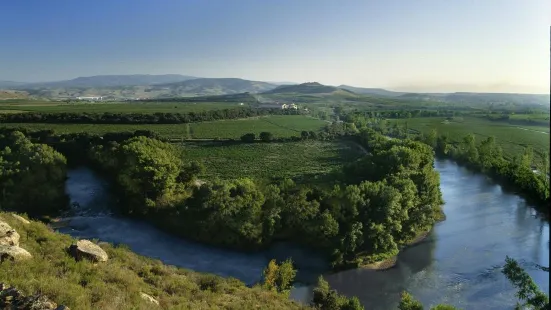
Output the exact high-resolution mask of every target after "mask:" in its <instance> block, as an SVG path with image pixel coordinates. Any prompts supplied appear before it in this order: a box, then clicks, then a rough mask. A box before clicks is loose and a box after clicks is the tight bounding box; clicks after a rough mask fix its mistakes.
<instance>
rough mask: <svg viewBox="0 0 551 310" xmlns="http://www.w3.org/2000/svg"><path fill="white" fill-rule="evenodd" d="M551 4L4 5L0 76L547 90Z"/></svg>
mask: <svg viewBox="0 0 551 310" xmlns="http://www.w3.org/2000/svg"><path fill="white" fill-rule="evenodd" d="M550 25H551V1H549V0H447V1H442V0H415V1H412V0H403V1H402V0H385V1H370V0H341V1H334V0H149V1H146V0H94V1H91V0H79V1H70V0H49V1H44V0H17V1H0V40H1V41H0V42H2V44H0V80H8V81H22V82H43V81H55V80H64V79H72V78H76V77H79V76H91V75H104V74H172V73H176V74H184V75H192V76H199V77H238V78H244V79H251V80H261V81H278V82H279V81H291V82H297V83H302V82H311V81H317V82H320V83H323V84H328V85H340V84H347V85H352V86H358V87H383V88H387V89H392V90H401V91H429V92H446V91H478V92H526V93H549V87H550V79H549V77H550V72H551V71H550Z"/></svg>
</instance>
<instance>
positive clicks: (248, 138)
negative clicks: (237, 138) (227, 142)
mask: <svg viewBox="0 0 551 310" xmlns="http://www.w3.org/2000/svg"><path fill="white" fill-rule="evenodd" d="M255 139H256V136H255V134H254V133H246V134H244V135H242V136H241V141H243V142H247V143H252V142H254V140H255Z"/></svg>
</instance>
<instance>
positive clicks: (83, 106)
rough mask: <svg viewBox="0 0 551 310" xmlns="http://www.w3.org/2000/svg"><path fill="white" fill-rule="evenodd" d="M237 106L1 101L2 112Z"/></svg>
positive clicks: (172, 110)
mask: <svg viewBox="0 0 551 310" xmlns="http://www.w3.org/2000/svg"><path fill="white" fill-rule="evenodd" d="M237 107H239V106H238V105H237V104H235V103H222V102H201V103H197V104H196V103H189V102H170V103H168V102H166V103H151V102H133V103H61V102H51V101H50V102H47V101H44V102H42V101H25V102H21V101H18V100H14V101H13V102H10V101H5V102H2V101H0V113H6V112H8V111H11V110H16V111H17V112H43V113H61V112H68V113H188V112H201V111H208V110H217V109H229V108H237Z"/></svg>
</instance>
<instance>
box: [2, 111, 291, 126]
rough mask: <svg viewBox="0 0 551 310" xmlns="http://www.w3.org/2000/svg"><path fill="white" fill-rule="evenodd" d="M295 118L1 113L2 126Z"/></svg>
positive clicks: (217, 113)
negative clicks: (16, 124) (5, 124)
mask: <svg viewBox="0 0 551 310" xmlns="http://www.w3.org/2000/svg"><path fill="white" fill-rule="evenodd" d="M274 114H279V115H293V114H298V112H297V111H295V110H284V109H247V108H234V109H219V110H207V111H198V112H189V113H160V112H156V113H103V114H99V113H67V112H62V113H33V112H26V113H2V114H0V122H1V123H52V124H185V123H196V122H205V121H216V120H224V119H238V118H247V117H254V116H262V115H274Z"/></svg>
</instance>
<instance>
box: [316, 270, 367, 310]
mask: <svg viewBox="0 0 551 310" xmlns="http://www.w3.org/2000/svg"><path fill="white" fill-rule="evenodd" d="M310 305H311V306H312V307H314V308H315V309H320V310H363V309H364V307H363V306H362V305H361V303H360V300H359V299H358V298H357V297H352V298H346V297H345V296H342V295H339V294H338V293H337V291H335V290H332V289H331V288H330V287H329V283H327V281H325V279H323V277H322V276H319V278H318V284H317V286H316V287H315V288H314V291H313V298H312V302H311V303H310Z"/></svg>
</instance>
